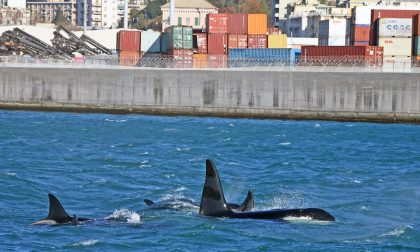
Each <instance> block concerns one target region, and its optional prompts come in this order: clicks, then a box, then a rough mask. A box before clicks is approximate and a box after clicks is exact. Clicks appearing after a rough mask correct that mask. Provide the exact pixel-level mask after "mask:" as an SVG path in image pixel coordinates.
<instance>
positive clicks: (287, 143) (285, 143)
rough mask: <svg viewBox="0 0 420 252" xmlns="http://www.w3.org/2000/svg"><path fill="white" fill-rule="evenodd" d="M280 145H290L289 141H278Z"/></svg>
mask: <svg viewBox="0 0 420 252" xmlns="http://www.w3.org/2000/svg"><path fill="white" fill-rule="evenodd" d="M280 145H283V146H287V145H290V142H283V143H280Z"/></svg>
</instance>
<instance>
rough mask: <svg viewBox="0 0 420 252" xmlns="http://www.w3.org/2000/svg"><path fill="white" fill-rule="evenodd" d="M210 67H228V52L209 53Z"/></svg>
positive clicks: (208, 64)
mask: <svg viewBox="0 0 420 252" xmlns="http://www.w3.org/2000/svg"><path fill="white" fill-rule="evenodd" d="M207 66H208V67H209V68H226V67H227V55H226V54H209V55H208V60H207Z"/></svg>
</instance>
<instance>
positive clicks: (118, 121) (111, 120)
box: [105, 119, 127, 123]
mask: <svg viewBox="0 0 420 252" xmlns="http://www.w3.org/2000/svg"><path fill="white" fill-rule="evenodd" d="M105 121H107V122H117V123H120V122H126V121H127V120H125V119H123V120H113V119H105Z"/></svg>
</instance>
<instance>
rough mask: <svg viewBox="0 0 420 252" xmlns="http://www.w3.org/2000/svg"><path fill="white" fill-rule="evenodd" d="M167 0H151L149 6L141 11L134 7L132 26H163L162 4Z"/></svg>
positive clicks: (142, 27) (139, 27) (137, 27)
mask: <svg viewBox="0 0 420 252" xmlns="http://www.w3.org/2000/svg"><path fill="white" fill-rule="evenodd" d="M166 2H167V0H149V2H148V4H147V7H146V8H145V9H143V10H141V11H139V10H135V9H132V10H131V12H130V16H131V20H132V23H131V27H132V28H136V29H141V30H145V29H157V30H159V27H161V21H162V11H161V10H160V6H162V5H164V4H165V3H166Z"/></svg>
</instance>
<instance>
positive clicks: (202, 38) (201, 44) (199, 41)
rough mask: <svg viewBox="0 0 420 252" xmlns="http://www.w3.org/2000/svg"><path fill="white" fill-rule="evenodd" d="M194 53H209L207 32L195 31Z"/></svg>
mask: <svg viewBox="0 0 420 252" xmlns="http://www.w3.org/2000/svg"><path fill="white" fill-rule="evenodd" d="M193 46H194V53H198V54H207V33H194V41H193Z"/></svg>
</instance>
